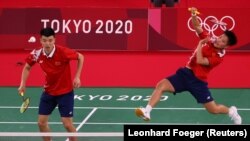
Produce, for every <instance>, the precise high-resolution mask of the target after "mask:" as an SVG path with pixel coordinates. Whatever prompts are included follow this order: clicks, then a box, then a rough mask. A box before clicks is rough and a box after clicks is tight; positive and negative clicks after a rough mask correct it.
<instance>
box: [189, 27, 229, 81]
mask: <svg viewBox="0 0 250 141" xmlns="http://www.w3.org/2000/svg"><path fill="white" fill-rule="evenodd" d="M207 36H208V34H207V32H204V31H203V32H202V33H200V34H199V37H200V39H204V38H206V37H207ZM225 53H226V51H225V50H224V49H223V50H218V49H217V48H215V47H214V45H213V44H212V43H211V42H208V43H207V44H206V45H204V46H203V47H202V54H203V57H206V58H207V59H208V61H209V65H207V66H206V65H201V64H197V62H196V51H194V53H193V55H192V56H191V58H190V60H189V62H188V63H187V67H189V68H191V69H192V70H193V72H194V75H195V76H196V77H197V78H199V79H200V80H202V81H205V82H206V81H207V76H208V73H209V72H210V71H211V70H212V69H213V68H214V67H215V66H217V65H219V64H220V63H221V62H222V60H223V57H224V55H225Z"/></svg>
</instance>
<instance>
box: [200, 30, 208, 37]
mask: <svg viewBox="0 0 250 141" xmlns="http://www.w3.org/2000/svg"><path fill="white" fill-rule="evenodd" d="M208 36H209V34H208V32H206V31H204V30H203V32H201V33H200V34H199V38H200V39H205V38H207V37H208Z"/></svg>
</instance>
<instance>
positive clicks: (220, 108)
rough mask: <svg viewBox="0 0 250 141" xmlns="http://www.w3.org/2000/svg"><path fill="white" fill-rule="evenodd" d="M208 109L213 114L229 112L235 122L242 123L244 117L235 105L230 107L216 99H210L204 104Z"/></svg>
mask: <svg viewBox="0 0 250 141" xmlns="http://www.w3.org/2000/svg"><path fill="white" fill-rule="evenodd" d="M203 105H204V107H205V108H206V110H207V111H208V112H209V113H212V114H228V115H229V117H230V118H231V119H232V120H233V121H234V124H241V123H242V119H241V117H240V115H239V114H238V112H237V108H236V107H235V106H231V107H230V108H229V107H227V106H225V105H222V104H217V103H215V102H214V101H210V102H207V103H204V104H203Z"/></svg>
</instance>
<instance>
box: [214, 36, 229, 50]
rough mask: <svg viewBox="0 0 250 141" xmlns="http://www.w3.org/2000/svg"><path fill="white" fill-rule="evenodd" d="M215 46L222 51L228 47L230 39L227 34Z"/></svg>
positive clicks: (218, 39) (219, 38)
mask: <svg viewBox="0 0 250 141" xmlns="http://www.w3.org/2000/svg"><path fill="white" fill-rule="evenodd" d="M214 46H215V47H217V48H221V49H224V48H226V47H228V37H227V36H226V35H225V34H222V35H221V36H219V37H218V38H217V40H216V42H215V43H214Z"/></svg>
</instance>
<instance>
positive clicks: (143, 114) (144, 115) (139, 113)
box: [135, 108, 150, 121]
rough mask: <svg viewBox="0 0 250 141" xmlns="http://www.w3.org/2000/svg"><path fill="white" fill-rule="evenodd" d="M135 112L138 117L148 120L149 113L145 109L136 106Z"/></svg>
mask: <svg viewBox="0 0 250 141" xmlns="http://www.w3.org/2000/svg"><path fill="white" fill-rule="evenodd" d="M135 114H136V115H137V116H138V117H141V118H142V119H143V120H145V121H149V120H150V113H149V112H147V111H146V110H145V108H136V109H135Z"/></svg>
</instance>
